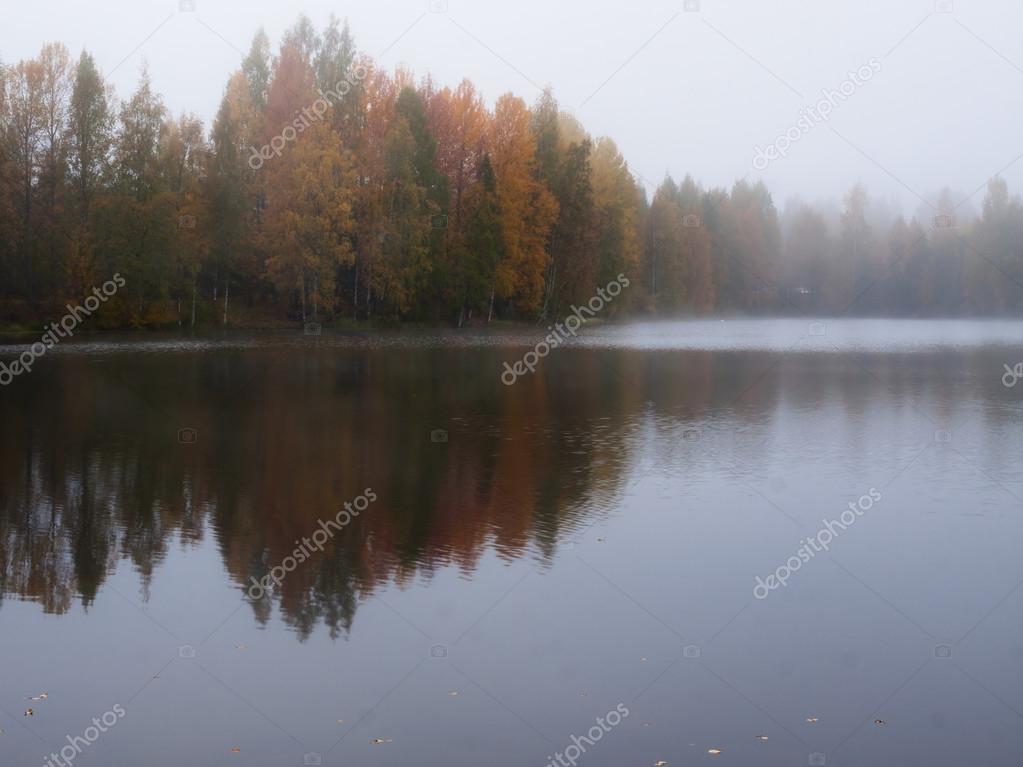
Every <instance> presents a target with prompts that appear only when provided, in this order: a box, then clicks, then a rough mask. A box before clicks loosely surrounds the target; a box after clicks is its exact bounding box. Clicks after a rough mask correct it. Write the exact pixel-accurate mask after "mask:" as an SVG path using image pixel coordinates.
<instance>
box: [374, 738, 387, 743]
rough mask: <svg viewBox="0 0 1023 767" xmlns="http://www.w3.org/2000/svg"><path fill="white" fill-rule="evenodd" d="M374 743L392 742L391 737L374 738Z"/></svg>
mask: <svg viewBox="0 0 1023 767" xmlns="http://www.w3.org/2000/svg"><path fill="white" fill-rule="evenodd" d="M373 742H374V743H390V742H391V739H390V738H373Z"/></svg>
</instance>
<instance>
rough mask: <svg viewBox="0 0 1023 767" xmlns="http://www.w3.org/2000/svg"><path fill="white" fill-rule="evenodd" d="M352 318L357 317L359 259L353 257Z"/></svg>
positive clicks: (355, 318)
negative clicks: (353, 293)
mask: <svg viewBox="0 0 1023 767" xmlns="http://www.w3.org/2000/svg"><path fill="white" fill-rule="evenodd" d="M352 313H353V317H352V319H354V320H358V319H359V259H358V257H356V259H355V297H354V299H353V300H352Z"/></svg>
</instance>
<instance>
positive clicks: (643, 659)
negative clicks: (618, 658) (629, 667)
mask: <svg viewBox="0 0 1023 767" xmlns="http://www.w3.org/2000/svg"><path fill="white" fill-rule="evenodd" d="M640 660H641V661H643V662H644V663H646V656H645V655H644V656H643V657H642V658H640Z"/></svg>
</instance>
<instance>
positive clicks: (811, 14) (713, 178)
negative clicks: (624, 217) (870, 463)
mask: <svg viewBox="0 0 1023 767" xmlns="http://www.w3.org/2000/svg"><path fill="white" fill-rule="evenodd" d="M696 5H698V6H699V8H698V10H692V9H693V8H694V7H695V6H696ZM445 6H446V10H444V8H445ZM687 8H689V9H691V10H686V9H687ZM949 10H950V11H951V12H948V11H949ZM303 11H304V12H305V13H306V14H307V15H308V16H309V17H310V18H311V20H312V21H313V22H314V24H315V25H316V26H317V27H318V28H322V26H323V25H324V24H325V23H326V20H327V18H328V16H329V14H330V13H332V12H333V13H334V14H336V15H337V16H338V17H340V18H346V19H348V20H349V22H350V23H351V27H352V31H353V34H354V35H355V39H356V43H357V45H358V47H359V50H360V51H362V52H365V53H368V54H370V55H372V56H374V57H375V58H377V60H378V61H379V62H380V63H381V65H383V66H386V67H394V66H397V65H407V66H408V67H410V68H411V69H412V70H414V71H415V73H416V74H417V75H425V74H427V73H430V74H432V75H433V77H434V78H435V79H436V80H437V81H438V83H440V84H441V85H452V86H454V85H456V84H457V83H458V82H459V81H460V80H461V79H462V78H463V77H470V78H472V79H473V81H474V82H475V83H476V84H477V85H478V86H479V87H480V88H481V90H482V91H483V93H484V95H485V96H486V98H487V100H488V102H490V103H493V102H494V100H496V98H497V97H498V96H499V95H501V94H502V93H504V92H506V91H513V92H514V93H516V94H518V95H520V96H522V97H523V98H525V99H526V101H527V102H532V101H533V100H534V99H535V98H536V96H538V95H539V93H540V89H541V88H542V87H544V86H547V85H550V86H551V87H552V88H553V90H554V93H555V96H556V97H557V98H558V100H559V102H560V103H561V105H562V107H563V108H565V109H567V110H570V111H573V112H574V113H575V115H576V116H577V117H578V118H579V120H580V121H581V122H582V123H583V124H584V125H585V126H586V128H587V129H588V130H589V131H590V132H591V133H592V134H593V135H595V136H601V135H607V136H610V137H611V138H613V139H614V140H615V142H616V143H617V144H618V146H619V147H620V149H621V151H622V153H623V154H624V156H625V158H626V159H627V160H628V162H629V165H630V168H631V170H632V171H633V173H634V174H636V175H637V177H638V178H639V180H640V181H641V182H642V183H643V185H644V186H645V188H646V190H647V193H648V195H652V193H653V190H654V188H655V187H656V185H657V184H658V183H660V181H661V180H662V179H663V178H664V176H665V174H666V173H668V172H670V173H671V174H672V175H673V176H674V177H675V178H679V177H681V176H684V175H685V174H686V173H690V174H692V176H693V177H694V178H696V179H697V180H699V181H700V182H701V183H702V184H704V185H705V186H715V185H726V186H730V185H731V184H732V182H734V181H735V180H737V179H740V178H744V177H747V178H748V180H750V181H755V180H757V179H762V180H763V181H764V182H765V183H766V184H767V186H768V187H769V188H770V189H771V191H772V194H773V196H774V199H775V202H776V204H777V205H778V206H779V208H782V207H783V205H784V202H785V201H786V200H788V199H789V198H791V197H793V196H798V197H799V198H801V199H803V200H804V201H806V202H810V203H814V204H818V205H823V204H826V202H827V201H828V200H831V201H833V202H834V204H835V205H836V207H837V206H838V205H839V201H840V198H841V195H842V194H843V193H844V192H845V191H846V190H847V189H848V188H849V187H850V186H851V185H852V184H853V183H855V182H857V181H859V182H862V183H863V184H864V185H865V186H866V187H867V189H868V190H869V191H870V194H871V197H872V198H873V199H883V200H885V201H886V204H887V205H888V206H889V207H891V208H892V209H893V210H894V211H895V212H898V213H904V214H907V215H912V214H913V213H914V212H916V211H917V209H918V208H919V206H920V205H921V204H924V203H923V200H927V202H928V203H930V204H934V203H935V201H936V199H937V195H938V191H939V190H940V189H941V188H943V187H946V186H947V187H950V188H951V189H953V190H957V193H961V198H960V199H962V198H968V197H969V198H972V201H973V204H974V206H975V207H978V208H979V207H980V203H981V200H982V198H983V186H984V184H985V182H986V181H987V180H988V179H989V178H990V177H991V176H993V175H996V174H998V173H1001V175H1002V176H1003V177H1004V178H1005V179H1006V180H1007V181H1008V183H1009V187H1010V189H1018V188H1019V187H1020V186H1023V183H1021V182H1023V163H1020V162H1018V160H1019V159H1020V157H1021V156H1023V155H1021V152H1023V146H1021V142H1020V140H1019V135H1020V127H1021V122H1023V104H1021V102H1020V100H1019V99H1018V97H1017V94H1018V92H1019V88H1020V86H1021V85H1023V69H1021V62H1020V61H1019V60H1018V59H1020V58H1021V57H1020V55H1019V53H1018V29H1019V28H1020V24H1021V22H1023V6H1020V5H1019V4H1018V3H1011V2H1008V1H1007V0H985V1H983V2H970V3H966V2H957V3H956V4H955V5H954V6H953V5H952V2H951V0H949V2H946V1H945V0H937V5H936V3H935V0H917V1H914V2H902V3H899V4H897V5H895V4H892V3H888V2H882V1H881V0H859V1H858V2H828V3H806V2H795V1H794V0H789V1H781V2H770V3H762V2H752V1H751V0H745V1H741V2H734V1H733V2H723V1H722V0H700V2H699V3H698V4H697V3H693V2H690V3H684V2H683V0H644V2H642V3H628V4H626V3H612V2H586V3H583V2H579V0H568V1H566V2H561V3H556V4H555V3H550V2H539V0H520V1H519V2H517V3H513V4H512V3H500V4H498V3H494V2H489V1H484V2H481V1H479V0H476V1H474V2H468V0H447V1H446V2H444V0H435V2H434V8H433V9H432V11H431V8H430V6H429V1H428V0H388V1H386V2H372V3H357V4H356V3H352V4H342V3H332V2H326V1H325V0H303V2H302V3H300V4H292V3H287V4H286V3H278V2H269V1H268V0H249V1H247V2H244V3H243V2H235V1H234V0H219V1H218V2H213V1H212V0H197V1H196V10H195V12H181V11H180V10H179V3H178V0H164V1H161V2H154V1H152V0H103V2H91V3H86V2H81V1H80V0H53V1H52V2H47V3H24V4H18V5H17V6H9V8H8V11H7V13H6V14H5V19H4V24H3V25H2V29H0V58H2V60H3V61H4V62H5V63H11V62H14V61H17V60H19V59H22V58H28V57H31V56H35V55H36V54H37V53H38V51H39V48H40V46H41V45H42V44H43V43H44V42H48V41H61V42H64V43H65V44H67V45H68V47H69V48H70V49H71V51H72V53H73V54H74V55H77V54H78V52H79V51H80V50H81V49H83V48H84V49H88V50H89V51H90V52H92V53H93V54H94V55H95V56H96V58H97V61H98V63H99V66H100V68H101V69H102V70H103V72H104V73H105V74H106V75H107V76H108V78H109V80H110V81H111V82H112V83H113V84H114V86H115V87H116V90H117V93H118V95H119V96H120V97H122V98H124V97H126V96H127V95H129V94H130V93H131V92H132V90H133V89H134V87H135V85H136V83H137V81H138V77H139V73H140V71H141V68H142V66H143V65H144V64H145V65H147V66H148V68H149V71H150V74H151V76H152V79H153V85H154V88H155V89H156V91H157V92H159V93H161V94H162V95H163V97H164V100H165V103H166V105H167V106H168V108H169V109H170V110H171V111H172V112H174V113H180V112H182V111H191V112H195V113H197V114H198V115H200V116H201V117H202V118H203V119H204V121H205V122H206V123H207V125H208V124H209V122H210V121H211V120H212V118H213V116H214V114H215V112H216V108H217V105H218V103H219V102H220V99H221V97H222V95H223V90H224V87H225V84H226V82H227V80H228V77H229V75H230V73H231V72H232V71H234V70H235V69H237V67H238V66H239V63H240V60H241V58H242V52H243V51H247V50H248V47H249V44H250V42H251V39H252V37H253V35H254V34H255V33H256V31H257V30H258V29H259V28H260V27H263V28H264V29H265V30H266V32H267V34H268V35H269V37H270V39H271V41H273V42H274V45H275V46H276V42H277V41H279V40H280V37H281V35H282V33H283V32H284V31H285V30H286V29H287V28H288V27H289V26H290V25H291V24H293V23H294V21H295V18H296V16H297V15H298V14H299V13H300V12H303ZM871 59H873V60H875V61H876V65H875V69H876V72H874V73H873V75H872V77H871V78H870V79H869V80H868V81H866V82H862V83H860V84H858V85H856V87H855V88H854V90H853V92H852V93H851V95H849V96H848V97H845V98H843V99H842V100H839V101H837V103H836V105H835V107H834V108H833V109H832V110H831V113H830V115H829V116H828V119H826V120H822V121H819V122H812V124H811V127H810V129H809V130H805V131H801V132H800V136H799V138H798V139H797V140H796V141H793V142H791V146H790V147H788V148H787V151H786V152H785V156H784V157H778V158H777V159H775V160H774V161H772V162H770V163H769V165H768V167H766V168H762V169H757V168H754V166H753V158H754V156H755V154H756V149H755V148H756V147H761V148H764V147H767V146H768V145H770V144H772V143H773V142H774V141H775V139H776V138H778V137H779V136H781V135H783V134H784V133H785V132H786V130H788V129H789V128H790V127H792V126H795V125H797V121H798V120H799V119H800V116H801V112H800V110H802V109H805V108H808V107H811V108H812V107H813V106H814V105H815V104H817V103H818V102H819V101H820V100H821V99H822V98H823V95H822V91H832V92H834V91H836V90H838V89H839V88H840V87H841V85H842V83H843V82H844V81H846V80H847V79H848V77H849V75H848V73H849V72H850V71H851V72H855V71H856V70H857V68H859V67H861V66H863V65H865V64H867V62H869V61H870V60H871ZM868 66H869V64H868Z"/></svg>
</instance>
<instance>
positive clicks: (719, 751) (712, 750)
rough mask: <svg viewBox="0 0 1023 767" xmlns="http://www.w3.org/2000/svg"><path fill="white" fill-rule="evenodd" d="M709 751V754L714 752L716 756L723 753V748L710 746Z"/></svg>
mask: <svg viewBox="0 0 1023 767" xmlns="http://www.w3.org/2000/svg"><path fill="white" fill-rule="evenodd" d="M707 753H708V754H713V755H714V756H717V755H718V754H720V753H721V749H720V748H708V749H707Z"/></svg>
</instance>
